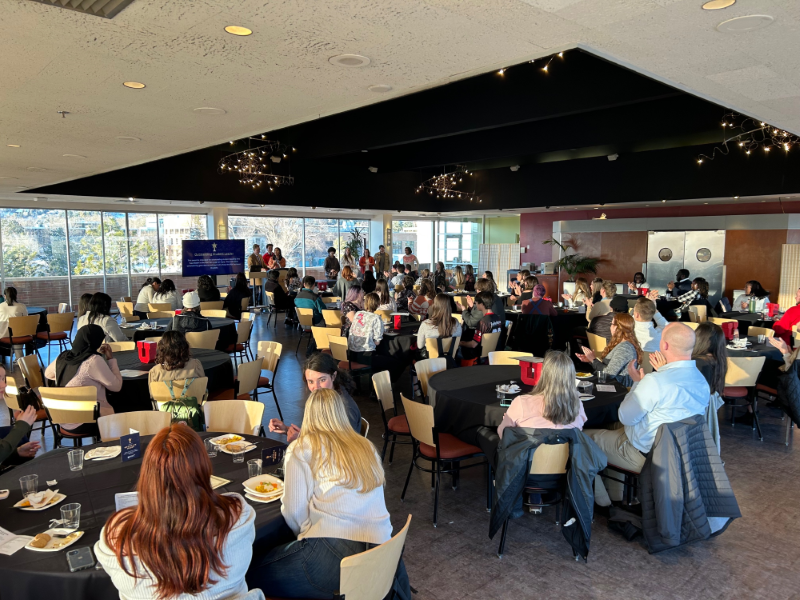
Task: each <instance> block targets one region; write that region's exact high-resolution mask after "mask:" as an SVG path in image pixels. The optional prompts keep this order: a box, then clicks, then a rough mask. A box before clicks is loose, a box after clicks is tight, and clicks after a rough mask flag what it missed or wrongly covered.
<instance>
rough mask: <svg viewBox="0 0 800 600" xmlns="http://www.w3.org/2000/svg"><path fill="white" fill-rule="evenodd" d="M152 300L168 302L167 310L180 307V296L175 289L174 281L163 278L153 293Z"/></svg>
mask: <svg viewBox="0 0 800 600" xmlns="http://www.w3.org/2000/svg"><path fill="white" fill-rule="evenodd" d="M153 302H154V303H155V302H160V303H167V302H169V309H168V310H177V309H179V308H180V307H181V298H180V296H179V295H178V290H176V289H175V282H174V281H172V279H165V280H164V281H162V282H161V285H160V286H159V288H158V291H157V292H156V293H155V294H153ZM148 312H149V311H148Z"/></svg>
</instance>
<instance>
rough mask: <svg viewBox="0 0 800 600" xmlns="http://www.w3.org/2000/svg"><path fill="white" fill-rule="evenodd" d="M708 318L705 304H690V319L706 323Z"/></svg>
mask: <svg viewBox="0 0 800 600" xmlns="http://www.w3.org/2000/svg"><path fill="white" fill-rule="evenodd" d="M707 318H708V309H707V307H705V306H690V307H689V320H690V321H691V322H692V323H705V322H706V320H707Z"/></svg>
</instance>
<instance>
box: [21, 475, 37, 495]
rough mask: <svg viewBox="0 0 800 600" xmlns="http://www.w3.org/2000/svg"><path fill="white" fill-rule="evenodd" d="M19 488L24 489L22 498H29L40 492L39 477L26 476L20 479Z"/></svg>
mask: <svg viewBox="0 0 800 600" xmlns="http://www.w3.org/2000/svg"><path fill="white" fill-rule="evenodd" d="M19 486H20V487H21V488H22V497H23V498H27V497H28V496H30V495H31V494H35V493H36V492H38V491H39V476H38V475H25V476H24V477H20V478H19Z"/></svg>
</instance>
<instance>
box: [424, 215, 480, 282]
mask: <svg viewBox="0 0 800 600" xmlns="http://www.w3.org/2000/svg"><path fill="white" fill-rule="evenodd" d="M437 230H438V235H437V246H436V250H437V252H436V254H437V256H438V257H439V258H438V260H440V261H442V262H443V263H444V266H445V269H452V268H454V267H455V266H456V265H465V264H471V265H472V266H474V267H475V268H477V266H478V254H479V246H480V244H481V238H482V231H483V227H482V221H481V218H480V217H468V218H463V219H448V220H444V221H439V222H438V223H437Z"/></svg>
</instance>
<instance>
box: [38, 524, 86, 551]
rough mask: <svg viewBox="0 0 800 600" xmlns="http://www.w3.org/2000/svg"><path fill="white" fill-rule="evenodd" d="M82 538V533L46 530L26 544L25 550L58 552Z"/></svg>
mask: <svg viewBox="0 0 800 600" xmlns="http://www.w3.org/2000/svg"><path fill="white" fill-rule="evenodd" d="M82 537H83V532H82V531H73V532H69V531H68V530H66V529H48V530H47V531H45V532H44V533H40V534H39V535H37V536H36V537H35V538H33V539H32V540H31V541H30V542H28V543H27V544H26V545H25V548H27V549H28V550H33V551H34V552H58V551H59V550H63V549H64V548H68V547H69V546H72V544H74V543H75V542H77V541H78V540H79V539H81V538H82Z"/></svg>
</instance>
